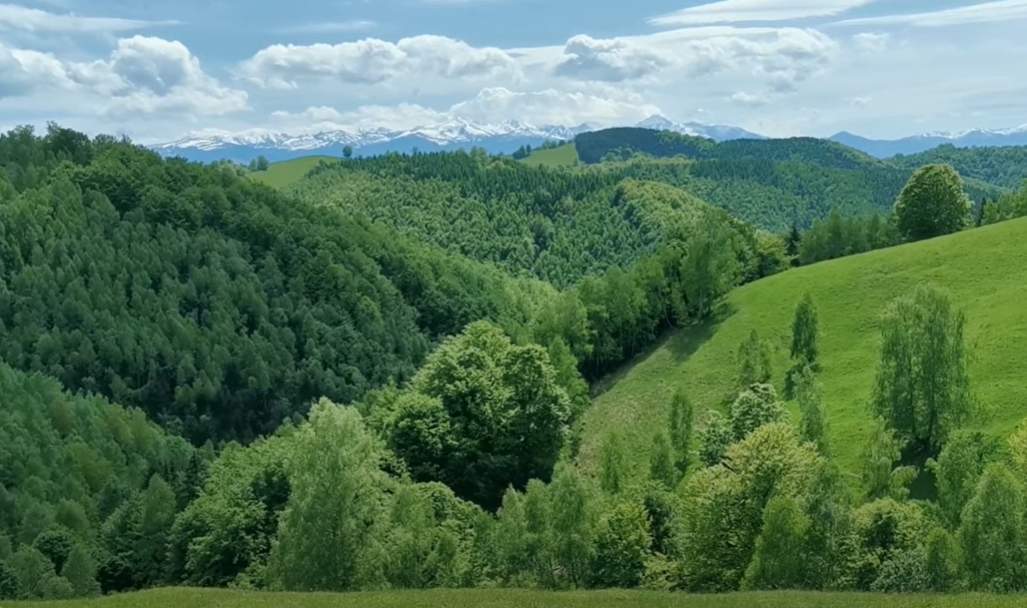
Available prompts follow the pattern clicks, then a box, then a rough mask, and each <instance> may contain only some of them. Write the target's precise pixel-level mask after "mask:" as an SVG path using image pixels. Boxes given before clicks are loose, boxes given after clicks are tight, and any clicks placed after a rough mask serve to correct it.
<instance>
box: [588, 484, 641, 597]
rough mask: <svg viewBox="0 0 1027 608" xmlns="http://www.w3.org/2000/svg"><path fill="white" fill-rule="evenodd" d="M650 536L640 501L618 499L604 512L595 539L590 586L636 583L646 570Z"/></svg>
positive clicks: (629, 584) (635, 584)
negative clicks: (618, 500) (620, 500)
mask: <svg viewBox="0 0 1027 608" xmlns="http://www.w3.org/2000/svg"><path fill="white" fill-rule="evenodd" d="M651 546H652V537H651V534H650V522H649V516H648V514H647V513H646V510H645V508H644V506H643V505H641V504H639V503H637V502H634V501H630V502H618V503H616V504H615V506H614V507H613V508H612V509H611V510H609V511H608V512H606V513H604V514H603V517H602V519H601V520H600V522H599V530H598V533H597V534H596V539H595V557H594V559H593V561H592V580H591V584H592V586H593V587H598V588H601V589H602V588H611V587H617V588H622V589H627V588H631V587H637V586H638V585H639V584H640V583H641V581H642V577H643V575H644V574H645V571H646V562H647V560H648V559H649V557H650V550H651Z"/></svg>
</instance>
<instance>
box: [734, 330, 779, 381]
mask: <svg viewBox="0 0 1027 608" xmlns="http://www.w3.org/2000/svg"><path fill="white" fill-rule="evenodd" d="M772 376H773V369H771V364H770V347H769V346H768V345H767V343H766V342H765V341H764V340H762V339H760V334H759V332H758V331H756V330H755V329H754V330H752V332H751V333H750V334H749V337H748V338H746V339H745V341H744V342H742V344H741V345H740V346H739V347H738V386H739V387H740V388H742V389H746V388H748V387H750V386H752V385H753V384H766V383H768V382H770V379H771V377H772Z"/></svg>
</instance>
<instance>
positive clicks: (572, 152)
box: [523, 143, 578, 167]
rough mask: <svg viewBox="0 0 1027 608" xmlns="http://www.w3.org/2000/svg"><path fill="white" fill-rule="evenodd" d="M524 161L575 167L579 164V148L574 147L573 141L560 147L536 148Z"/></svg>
mask: <svg viewBox="0 0 1027 608" xmlns="http://www.w3.org/2000/svg"><path fill="white" fill-rule="evenodd" d="M523 162H525V163H527V164H529V165H545V166H547V167H573V166H574V165H577V164H578V149H577V148H575V147H574V144H573V143H569V144H564V145H562V146H560V147H559V148H551V149H548V150H535V151H534V152H532V153H531V156H529V157H528V158H526V159H524V161H523Z"/></svg>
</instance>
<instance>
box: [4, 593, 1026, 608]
mask: <svg viewBox="0 0 1027 608" xmlns="http://www.w3.org/2000/svg"><path fill="white" fill-rule="evenodd" d="M1024 601H1025V598H1024V597H1023V596H1015V595H1014V596H996V595H948V596H940V595H878V594H860V593H796V592H773V593H734V594H724V595H687V594H684V593H662V592H645V591H578V592H564V593H553V592H546V591H522V590H503V589H482V590H456V591H451V590H436V591H398V592H396V591H391V592H375V593H347V594H338V593H255V592H248V591H228V590H214V589H203V590H201V589H158V590H154V591H144V592H142V593H129V594H124V595H116V596H112V597H107V598H103V599H98V600H72V601H63V602H13V603H11V602H6V603H5V604H4V606H5V607H18V608H29V607H31V608H47V607H51V606H52V607H54V608H80V607H81V608H94V607H95V608H158V607H160V608H163V607H164V606H191V607H192V608H236V607H239V608H243V607H245V608H265V607H266V608H272V607H273V608H328V607H332V608H358V607H359V608H422V607H423V608H434V607H435V606H445V607H446V608H463V607H465V606H466V607H468V608H470V607H472V606H473V607H474V608H520V607H522V606H531V607H532V608H550V607H551V608H586V607H587V608H606V607H616V608H643V607H644V608H798V607H800V606H801V607H802V608H963V607H967V608H970V607H973V608H1006V607H1009V608H1012V607H1013V606H1022V605H1023V602H1024Z"/></svg>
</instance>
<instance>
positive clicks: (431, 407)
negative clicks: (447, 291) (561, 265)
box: [374, 322, 571, 509]
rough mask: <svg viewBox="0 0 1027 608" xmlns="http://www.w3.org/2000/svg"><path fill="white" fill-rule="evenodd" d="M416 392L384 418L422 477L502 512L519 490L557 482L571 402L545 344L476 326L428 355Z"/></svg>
mask: <svg viewBox="0 0 1027 608" xmlns="http://www.w3.org/2000/svg"><path fill="white" fill-rule="evenodd" d="M410 390H411V391H412V393H413V395H405V396H400V397H398V398H397V400H396V402H395V404H394V405H393V406H392V408H391V411H388V412H379V413H375V414H374V415H375V416H377V417H379V418H381V419H382V420H383V424H382V427H383V431H384V433H385V435H386V436H387V437H388V442H389V446H390V447H391V448H392V449H393V450H394V451H395V452H396V453H397V454H398V455H399V456H400V457H401V458H403V459H404V460H405V462H406V464H407V466H408V468H409V469H410V471H411V472H412V473H413V476H414V478H415V479H416V480H418V481H441V482H443V483H445V484H447V485H448V486H449V487H451V488H453V490H454V491H455V492H456V493H457V495H458V496H460V497H462V498H465V499H468V500H472V501H474V502H477V503H478V504H480V505H482V506H485V507H487V508H493V509H494V508H495V507H497V506H498V505H499V502H500V499H501V497H502V494H503V492H504V491H505V490H506V488H507V487H509V486H510V485H513V486H514V487H516V488H523V487H524V486H525V484H526V483H527V482H528V480H529V479H545V480H548V479H549V476H550V474H551V472H552V468H553V465H554V463H555V462H556V457H557V455H558V454H559V452H560V448H561V447H562V445H563V440H564V438H565V432H566V429H567V426H568V424H569V423H570V422H571V418H570V416H571V406H570V400H569V399H568V397H567V393H566V391H564V390H563V388H561V387H560V386H559V385H558V384H557V383H556V376H555V372H554V370H553V368H552V365H551V364H550V362H549V356H548V354H547V353H546V351H545V350H543V349H542V348H540V347H538V346H535V345H531V346H517V345H514V344H513V343H512V342H511V341H510V339H509V338H508V337H507V336H506V335H505V334H504V333H503V331H502V330H501V329H499V328H497V327H495V326H493V325H490V324H488V323H484V322H480V323H475V324H472V325H471V326H469V327H468V328H467V330H466V331H465V332H464V333H463V334H461V335H460V336H458V337H456V338H452V339H450V340H448V341H446V342H444V343H443V344H442V346H441V347H440V348H439V349H438V350H436V351H435V352H434V353H433V354H432V355H431V356H430V357H429V358H428V360H427V361H426V362H425V364H424V367H422V368H421V371H420V372H418V374H417V376H415V377H414V379H413V382H412V383H411V387H410Z"/></svg>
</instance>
